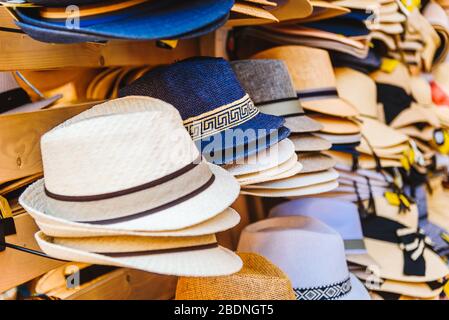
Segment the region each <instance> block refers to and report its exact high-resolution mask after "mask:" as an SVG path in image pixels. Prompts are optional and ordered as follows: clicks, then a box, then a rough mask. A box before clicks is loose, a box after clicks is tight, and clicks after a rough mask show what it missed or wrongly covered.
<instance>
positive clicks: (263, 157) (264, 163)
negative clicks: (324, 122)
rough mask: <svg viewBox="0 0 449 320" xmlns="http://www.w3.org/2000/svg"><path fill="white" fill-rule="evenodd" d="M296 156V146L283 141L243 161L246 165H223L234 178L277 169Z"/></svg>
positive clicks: (285, 140)
mask: <svg viewBox="0 0 449 320" xmlns="http://www.w3.org/2000/svg"><path fill="white" fill-rule="evenodd" d="M294 155H295V145H294V144H293V142H292V141H291V140H290V139H288V138H287V139H284V140H281V141H280V142H279V143H276V144H275V145H273V146H270V147H269V148H267V149H265V150H263V151H261V152H258V153H256V154H254V155H251V156H249V157H247V158H245V159H242V161H244V162H245V163H242V164H228V165H223V166H222V168H224V169H226V171H228V172H229V173H230V174H232V175H233V176H241V175H248V174H254V173H258V172H261V171H265V170H269V169H272V168H275V167H277V166H279V165H281V164H283V163H285V162H286V161H287V160H289V159H291V158H292V157H293V156H294Z"/></svg>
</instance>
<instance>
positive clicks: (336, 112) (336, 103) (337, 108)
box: [301, 98, 359, 118]
mask: <svg viewBox="0 0 449 320" xmlns="http://www.w3.org/2000/svg"><path fill="white" fill-rule="evenodd" d="M301 105H302V107H303V108H304V109H306V110H309V111H314V112H319V113H323V114H327V115H331V116H337V117H344V118H350V117H356V116H358V115H359V113H358V111H357V109H355V108H354V107H353V106H351V105H349V104H348V103H347V102H345V101H343V100H342V99H340V98H328V99H320V100H309V101H301Z"/></svg>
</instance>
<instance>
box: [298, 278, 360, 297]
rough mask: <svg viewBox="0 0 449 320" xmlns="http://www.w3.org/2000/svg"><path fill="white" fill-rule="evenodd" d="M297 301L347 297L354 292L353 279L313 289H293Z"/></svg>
mask: <svg viewBox="0 0 449 320" xmlns="http://www.w3.org/2000/svg"><path fill="white" fill-rule="evenodd" d="M293 290H294V291H295V295H296V300H335V299H339V298H341V297H343V296H345V295H347V294H348V293H349V292H351V290H352V285H351V278H350V277H349V276H348V277H347V278H346V279H345V280H343V281H340V282H338V283H334V284H329V285H324V286H320V287H313V288H293Z"/></svg>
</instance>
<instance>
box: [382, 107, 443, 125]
mask: <svg viewBox="0 0 449 320" xmlns="http://www.w3.org/2000/svg"><path fill="white" fill-rule="evenodd" d="M415 123H427V124H429V125H430V126H432V127H434V128H439V127H440V126H441V125H440V121H439V119H438V116H437V115H436V114H435V113H434V112H433V111H432V110H429V109H428V108H425V107H423V106H421V105H418V104H416V103H413V102H412V104H411V106H410V108H407V109H405V110H404V111H402V112H401V113H400V114H399V115H398V116H397V117H396V118H394V120H393V121H392V122H391V123H390V126H391V127H393V128H401V127H406V126H408V125H411V124H415Z"/></svg>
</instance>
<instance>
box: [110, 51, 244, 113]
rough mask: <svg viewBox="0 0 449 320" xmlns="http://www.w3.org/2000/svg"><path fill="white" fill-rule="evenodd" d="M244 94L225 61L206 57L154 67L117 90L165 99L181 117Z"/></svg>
mask: <svg viewBox="0 0 449 320" xmlns="http://www.w3.org/2000/svg"><path fill="white" fill-rule="evenodd" d="M245 94H246V93H245V91H244V90H243V88H242V86H241V85H240V83H239V81H238V80H237V78H236V76H235V74H234V72H233V71H232V68H231V66H230V64H229V62H227V61H226V60H224V59H222V58H210V57H199V58H191V59H187V60H183V61H180V62H177V63H174V64H171V65H168V66H161V67H157V68H155V69H153V70H151V71H150V72H148V73H147V74H145V75H144V76H143V77H141V78H140V79H138V80H136V81H135V82H133V83H132V84H131V85H129V86H127V87H125V88H123V89H121V90H120V92H119V96H121V97H123V96H129V95H141V96H150V97H154V98H157V99H161V100H163V101H165V102H168V103H170V104H171V105H173V106H174V107H175V108H176V109H177V110H178V111H179V113H180V114H181V117H182V119H183V120H186V119H188V118H192V117H197V116H199V115H202V114H204V113H207V112H210V111H213V110H215V109H217V108H219V107H223V106H225V105H228V104H231V103H233V102H235V101H237V100H239V99H242V98H243V97H244V96H245Z"/></svg>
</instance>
